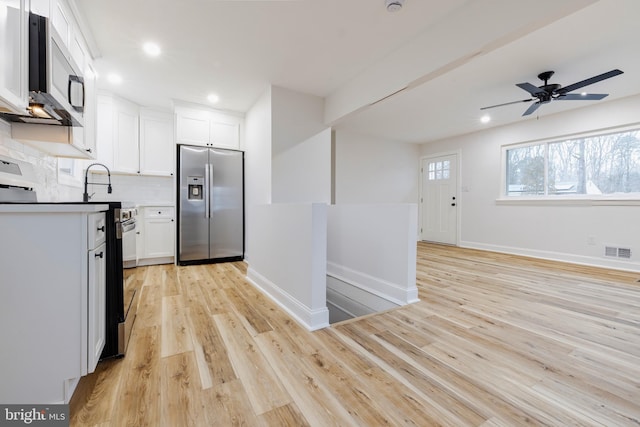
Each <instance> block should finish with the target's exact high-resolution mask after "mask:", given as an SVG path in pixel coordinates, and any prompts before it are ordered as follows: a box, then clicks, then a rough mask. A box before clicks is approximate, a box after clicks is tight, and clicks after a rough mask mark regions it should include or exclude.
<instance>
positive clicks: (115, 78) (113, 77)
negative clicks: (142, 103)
mask: <svg viewBox="0 0 640 427" xmlns="http://www.w3.org/2000/svg"><path fill="white" fill-rule="evenodd" d="M107 80H108V81H109V83H111V84H113V85H119V84H120V83H122V76H120V75H119V74H116V73H110V74H109V75H107Z"/></svg>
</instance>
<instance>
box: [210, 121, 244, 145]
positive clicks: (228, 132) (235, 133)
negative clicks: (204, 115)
mask: <svg viewBox="0 0 640 427" xmlns="http://www.w3.org/2000/svg"><path fill="white" fill-rule="evenodd" d="M211 146H213V147H219V148H232V149H234V150H238V149H240V124H239V123H233V122H230V121H212V122H211Z"/></svg>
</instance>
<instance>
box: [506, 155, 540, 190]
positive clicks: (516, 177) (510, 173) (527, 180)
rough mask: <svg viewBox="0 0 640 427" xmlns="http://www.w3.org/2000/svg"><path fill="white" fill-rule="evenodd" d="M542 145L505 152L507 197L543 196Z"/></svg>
mask: <svg viewBox="0 0 640 427" xmlns="http://www.w3.org/2000/svg"><path fill="white" fill-rule="evenodd" d="M544 150H545V146H544V145H531V146H528V147H520V148H513V149H510V150H507V180H506V181H507V189H506V190H507V191H506V192H507V196H531V195H544V194H545V192H544Z"/></svg>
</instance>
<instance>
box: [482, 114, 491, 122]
mask: <svg viewBox="0 0 640 427" xmlns="http://www.w3.org/2000/svg"><path fill="white" fill-rule="evenodd" d="M480 121H481V122H482V123H489V122H490V121H491V116H490V115H488V114H485V115H484V116H482V117H480Z"/></svg>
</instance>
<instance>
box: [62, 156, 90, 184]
mask: <svg viewBox="0 0 640 427" xmlns="http://www.w3.org/2000/svg"><path fill="white" fill-rule="evenodd" d="M60 159H65V160H66V161H71V164H72V168H73V173H72V174H68V173H66V172H64V171H63V170H62V168H61V167H60ZM83 168H84V162H83V161H82V160H79V159H74V158H66V157H58V158H57V159H56V171H57V175H58V184H59V185H66V186H68V187H78V188H82V186H83V182H82V180H83V177H82V175H83V172H84V170H83Z"/></svg>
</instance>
